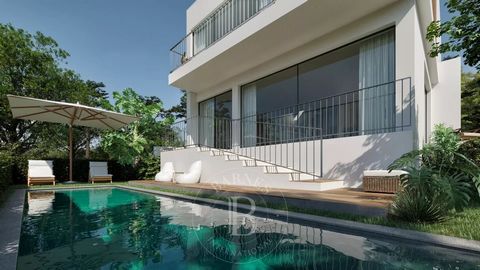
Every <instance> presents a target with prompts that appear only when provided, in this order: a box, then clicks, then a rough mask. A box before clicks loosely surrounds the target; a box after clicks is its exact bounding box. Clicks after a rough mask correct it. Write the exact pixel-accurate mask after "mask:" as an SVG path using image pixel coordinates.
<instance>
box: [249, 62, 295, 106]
mask: <svg viewBox="0 0 480 270" xmlns="http://www.w3.org/2000/svg"><path fill="white" fill-rule="evenodd" d="M254 84H255V85H256V89H257V114H262V113H265V112H271V111H274V110H277V109H280V108H283V107H287V106H292V105H295V104H297V68H296V67H292V68H289V69H287V70H284V71H280V72H278V73H275V74H273V75H270V76H268V77H266V78H263V79H261V80H258V81H256V82H255V83H254Z"/></svg>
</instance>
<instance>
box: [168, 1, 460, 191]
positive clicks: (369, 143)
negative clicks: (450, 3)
mask: <svg viewBox="0 0 480 270" xmlns="http://www.w3.org/2000/svg"><path fill="white" fill-rule="evenodd" d="M203 2H208V0H197V2H195V3H194V5H192V7H191V8H190V9H189V11H188V14H189V15H188V17H189V19H188V21H189V22H188V25H189V26H188V27H187V28H189V27H192V25H195V24H196V23H198V22H199V20H200V19H201V18H203V17H202V16H205V15H206V14H208V13H209V12H211V10H212V8H211V5H213V4H211V3H209V4H205V6H203V7H202V8H203V9H201V8H200V6H202V4H201V3H203ZM212 2H219V1H216V0H215V1H212ZM220 2H222V1H220ZM281 2H282V1H281V0H279V1H278V2H276V3H275V5H277V4H279V3H281ZM303 2H304V1H300V0H295V1H293V0H292V1H291V2H290V5H300V4H302V3H303ZM423 4H425V3H423ZM275 5H274V6H275ZM274 6H272V7H271V8H269V9H270V11H271V10H273V7H274ZM427 6H428V5H427ZM289 8H293V6H291V7H289ZM422 8H425V7H424V6H423V7H422ZM269 9H267V10H266V11H268V10H269ZM420 9H421V8H419V7H418V6H416V2H415V1H409V0H403V1H397V2H395V3H393V4H391V5H389V6H387V7H385V8H383V9H381V10H379V11H376V12H374V13H371V14H369V15H368V16H365V17H363V18H361V19H359V20H357V21H355V22H353V23H350V24H348V25H345V26H343V27H340V28H338V29H336V30H334V31H332V32H330V33H328V34H325V35H323V36H319V37H318V38H316V39H314V40H312V41H310V42H307V43H305V44H303V45H301V46H297V47H295V48H292V49H291V50H290V51H288V52H287V53H284V54H282V55H280V56H278V57H275V58H273V59H270V60H268V61H265V62H263V63H262V64H260V65H257V66H255V67H254V68H251V69H249V70H248V71H246V72H242V73H240V74H236V75H235V76H233V77H228V78H224V80H223V81H221V82H220V83H218V84H216V85H214V86H211V87H209V88H208V90H205V89H189V90H190V91H193V92H197V93H196V94H193V93H192V94H189V95H188V104H189V105H188V106H189V108H195V110H194V111H190V112H189V114H188V115H189V116H190V117H192V116H196V115H197V114H198V106H197V105H196V104H197V103H198V102H200V101H203V100H206V99H208V98H211V97H213V96H216V95H218V94H221V93H223V92H225V91H229V90H232V99H233V100H232V102H233V119H238V118H240V117H241V115H240V106H241V101H240V99H241V95H240V87H241V86H242V85H244V84H247V83H249V82H252V81H255V80H257V79H259V78H262V77H264V76H267V75H270V74H272V73H274V72H277V71H279V70H282V69H284V68H287V67H290V66H292V65H295V64H298V63H300V62H302V61H304V60H307V59H310V58H313V57H315V56H318V55H321V54H323V53H325V52H328V51H331V50H333V49H335V48H338V47H340V46H342V45H345V44H348V43H350V42H353V41H356V40H359V39H361V38H363V37H365V36H368V35H370V34H373V33H376V32H379V31H381V30H383V29H386V28H389V27H392V26H395V35H396V41H395V42H396V43H395V50H396V51H395V57H396V63H395V69H396V71H395V73H396V79H401V78H407V77H410V78H411V83H412V89H413V99H414V101H413V104H414V108H412V112H413V114H412V118H411V119H412V125H411V128H409V129H408V130H405V131H403V132H395V133H387V134H379V135H370V136H355V137H348V138H336V139H328V140H324V146H323V147H324V148H323V157H324V160H323V172H324V176H325V177H326V178H331V179H340V180H344V181H345V183H346V184H347V185H348V186H358V185H360V184H361V176H362V173H363V171H364V170H368V169H385V168H386V167H387V166H388V165H389V164H390V163H391V162H392V161H393V160H395V159H396V158H398V157H399V156H400V155H402V154H403V153H405V152H408V151H410V150H412V149H416V148H421V147H422V145H423V144H424V143H425V142H426V141H427V140H428V135H429V134H428V130H431V127H432V126H433V125H434V124H436V123H446V124H447V125H449V126H452V127H454V128H458V127H459V125H460V63H459V60H458V59H455V60H450V61H446V62H443V63H441V62H439V63H438V68H437V65H436V64H437V61H436V60H434V61H432V60H431V59H429V58H428V56H427V55H426V53H425V51H426V50H428V46H429V45H428V44H426V42H425V38H424V37H425V30H424V25H425V21H429V20H431V19H429V18H426V17H428V16H426V15H425V14H424V12H422V11H421V10H420ZM286 11H287V8H285V12H286ZM195 12H198V14H194V13H195ZM430 15H432V14H430ZM422 16H423V17H422ZM255 20H258V21H262V22H263V21H264V23H267V20H268V19H267V18H264V17H262V16H258V17H257V18H255ZM258 25H262V27H264V25H263V24H261V23H260V22H259V23H258V24H252V26H258ZM239 30H240V29H238V30H236V31H239ZM241 31H245V33H244V34H245V35H246V33H247V32H249V31H250V32H252V31H251V29H250V30H249V29H243V30H241ZM250 32H249V33H250ZM252 33H253V32H252ZM240 34H242V33H239V35H240ZM229 38H230V39H232V40H230V39H229ZM222 42H224V43H225V44H223V45H222V44H221V42H219V43H217V44H215V45H214V46H216V47H215V48H214V46H212V48H210V49H208V50H206V51H204V52H202V53H201V54H200V55H199V56H198V57H199V58H200V57H204V58H205V59H208V58H209V57H211V55H218V54H220V53H221V51H222V50H224V49H225V48H228V47H229V46H231V45H232V44H229V43H234V42H238V40H233V36H231V37H226V38H224V40H223V41H222ZM224 53H228V51H227V52H224ZM202 54H203V56H201V55H202ZM209 54H211V55H209ZM196 57H197V56H196ZM192 61H193V60H192ZM197 61H200V60H197ZM432 63H433V64H432ZM189 64H192V63H189ZM231 64H232V65H234V64H235V63H231ZM190 68H191V69H195V67H194V65H191V66H190V67H189V69H190ZM437 70H438V74H436V73H437ZM182 72H183V71H182ZM185 72H186V71H185ZM179 76H181V75H179ZM431 78H435V80H437V78H438V83H436V81H434V82H432V79H431ZM425 89H427V91H431V102H430V104H431V109H430V111H429V112H426V111H425V104H426V103H427V102H426V95H425ZM352 90H354V89H352ZM445 108H448V109H445ZM407 111H408V110H407ZM427 115H430V117H427ZM427 120H429V121H427ZM239 133H240V132H239V131H238V130H234V132H233V134H237V136H236V137H235V135H234V137H233V142H234V145H238V143H239V141H240V138H239ZM192 136H195V135H193V134H192ZM168 155H170V154H166V156H168ZM162 157H163V155H162ZM176 160H178V159H176ZM162 162H163V161H162ZM207 170H208V169H207ZM213 170H215V168H213ZM213 173H214V172H213V171H212V172H208V173H207V175H213Z"/></svg>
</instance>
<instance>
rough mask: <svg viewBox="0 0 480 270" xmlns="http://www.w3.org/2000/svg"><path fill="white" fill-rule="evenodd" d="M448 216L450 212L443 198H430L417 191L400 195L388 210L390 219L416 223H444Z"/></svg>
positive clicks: (435, 196) (407, 191)
mask: <svg viewBox="0 0 480 270" xmlns="http://www.w3.org/2000/svg"><path fill="white" fill-rule="evenodd" d="M447 215H448V211H446V207H445V203H444V200H443V199H442V198H441V196H439V195H434V196H432V197H428V196H425V194H423V192H420V191H415V190H405V191H403V192H401V193H399V194H398V195H397V197H396V198H395V200H394V201H393V202H392V204H391V205H390V208H389V210H388V217H389V218H392V219H399V220H402V221H407V222H415V223H434V222H439V221H444V220H445V219H446V217H447Z"/></svg>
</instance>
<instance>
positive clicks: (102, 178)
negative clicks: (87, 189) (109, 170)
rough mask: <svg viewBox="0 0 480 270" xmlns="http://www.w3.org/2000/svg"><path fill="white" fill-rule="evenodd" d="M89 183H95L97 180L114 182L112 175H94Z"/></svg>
mask: <svg viewBox="0 0 480 270" xmlns="http://www.w3.org/2000/svg"><path fill="white" fill-rule="evenodd" d="M88 182H89V183H92V184H95V182H110V183H112V177H111V176H92V177H90V178H89V179H88Z"/></svg>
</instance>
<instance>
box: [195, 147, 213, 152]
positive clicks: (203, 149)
mask: <svg viewBox="0 0 480 270" xmlns="http://www.w3.org/2000/svg"><path fill="white" fill-rule="evenodd" d="M210 150H212V148H210V147H206V146H201V147H197V151H198V152H208V151H210Z"/></svg>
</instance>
